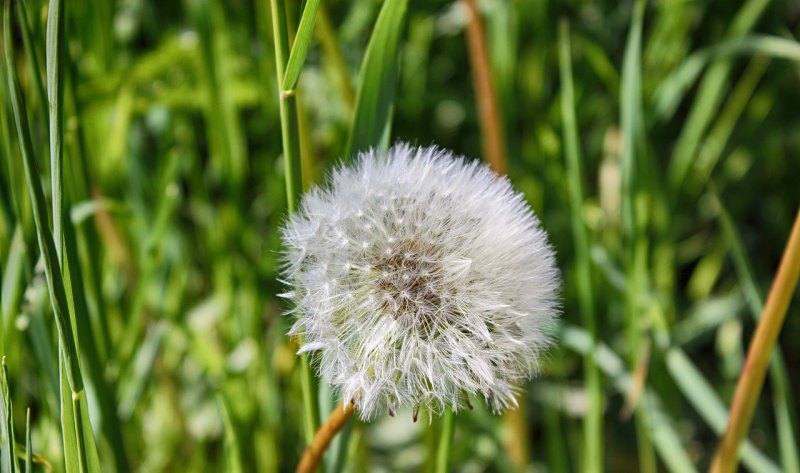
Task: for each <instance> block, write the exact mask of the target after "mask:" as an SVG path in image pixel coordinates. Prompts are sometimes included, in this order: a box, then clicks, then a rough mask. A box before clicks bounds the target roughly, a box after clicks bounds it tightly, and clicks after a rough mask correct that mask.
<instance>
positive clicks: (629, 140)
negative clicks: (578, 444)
mask: <svg viewBox="0 0 800 473" xmlns="http://www.w3.org/2000/svg"><path fill="white" fill-rule="evenodd" d="M645 6H646V0H639V1H638V2H636V7H635V9H634V11H633V14H632V18H631V26H630V30H629V32H628V39H627V44H626V46H625V55H624V58H623V66H622V82H621V83H620V88H621V91H620V122H621V132H622V150H621V157H620V161H621V174H622V176H621V181H622V182H621V191H620V193H621V195H620V200H621V210H622V225H623V235H624V240H625V241H626V242H627V245H628V247H629V248H628V250H627V252H626V255H625V256H626V263H627V264H626V272H627V279H628V284H627V286H626V291H625V326H626V338H627V341H628V349H629V350H630V352H629V357H628V361H629V363H630V365H631V367H635V366H638V365H639V363H640V358H641V357H642V356H643V355H642V353H643V350H644V346H645V343H644V332H643V330H642V328H641V324H640V322H639V317H640V314H641V310H642V303H641V301H642V295H643V294H644V293H645V292H646V287H647V285H648V280H647V278H648V275H647V244H648V242H647V238H646V236H645V228H644V227H645V222H644V220H643V219H642V218H640V217H641V215H638V212H637V205H636V204H637V201H638V200H639V189H640V186H641V177H642V176H643V172H642V171H641V168H642V167H643V165H642V155H641V153H640V152H639V151H640V149H641V141H640V139H641V134H642V131H643V130H644V119H643V118H644V113H643V111H642V28H643V22H644V12H645ZM639 402H640V403H647V398H646V397H643V398H642V399H640V401H639ZM651 415H654V412H653V411H652V410H650V409H647V408H645V409H636V413H635V417H636V439H637V447H638V451H639V469H640V471H642V472H655V471H656V458H655V453H654V452H653V442H655V441H656V439H655V438H654V437H653V435H654V434H655V433H656V432H655V431H653V430H652V429H650V428H648V425H657V423H656V421H655V420H654V419H653V418H652V417H651Z"/></svg>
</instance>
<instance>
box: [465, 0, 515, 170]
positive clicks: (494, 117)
mask: <svg viewBox="0 0 800 473" xmlns="http://www.w3.org/2000/svg"><path fill="white" fill-rule="evenodd" d="M464 3H465V5H466V6H467V11H468V12H469V19H468V21H467V46H468V49H469V59H470V65H471V66H472V80H473V85H474V88H475V97H476V99H477V101H478V113H479V115H480V127H481V141H482V143H483V155H484V156H485V159H486V161H488V162H489V165H490V166H491V167H492V169H494V171H495V172H496V173H498V174H501V175H502V174H505V173H506V167H507V166H506V144H505V138H504V136H503V117H502V116H501V114H500V110H499V107H498V105H497V97H496V96H495V93H494V88H493V86H492V74H491V70H490V66H489V53H488V52H487V49H486V34H485V33H484V29H483V21H482V20H481V15H480V12H479V11H478V5H477V2H476V0H465V2H464Z"/></svg>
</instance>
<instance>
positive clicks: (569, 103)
mask: <svg viewBox="0 0 800 473" xmlns="http://www.w3.org/2000/svg"><path fill="white" fill-rule="evenodd" d="M559 33H560V34H559V65H560V70H561V87H562V90H561V117H562V127H563V133H564V144H565V148H566V150H565V151H566V152H565V154H566V161H567V163H566V167H567V187H568V191H569V197H570V221H571V223H572V227H571V228H572V236H573V241H574V244H575V265H576V278H577V286H578V297H579V298H578V302H579V303H580V308H581V312H582V315H583V322H584V325H585V326H586V329H587V330H588V332H589V334H590V335H591V337H592V340H594V342H595V343H597V322H596V320H595V306H594V294H593V291H592V273H591V262H590V260H589V238H588V236H587V235H586V226H585V224H584V221H583V184H582V180H583V171H582V170H581V161H582V158H581V152H580V146H579V144H578V125H577V119H576V117H575V91H574V85H573V76H572V59H571V56H572V53H571V47H570V36H569V24H568V23H567V22H566V20H564V21H562V22H561V28H560V31H559ZM584 379H585V383H586V389H587V396H588V398H589V401H588V402H589V407H588V412H587V413H586V418H585V419H584V449H585V450H584V454H583V456H582V458H583V465H584V466H583V468H582V471H598V472H599V471H602V470H603V390H602V380H601V379H600V372H599V370H598V368H597V366H596V365H595V364H594V363H592V362H591V361H590V360H587V359H585V358H584Z"/></svg>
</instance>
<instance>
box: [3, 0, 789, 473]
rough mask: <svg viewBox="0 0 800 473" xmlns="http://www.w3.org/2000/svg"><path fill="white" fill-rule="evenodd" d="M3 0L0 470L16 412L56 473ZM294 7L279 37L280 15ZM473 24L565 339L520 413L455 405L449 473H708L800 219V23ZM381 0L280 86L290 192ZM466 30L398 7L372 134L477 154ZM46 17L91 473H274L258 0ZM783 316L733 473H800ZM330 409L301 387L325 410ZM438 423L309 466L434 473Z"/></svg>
mask: <svg viewBox="0 0 800 473" xmlns="http://www.w3.org/2000/svg"><path fill="white" fill-rule="evenodd" d="M5 3H8V0H6V2H5ZM10 3H11V5H12V8H11V9H10V13H11V15H10V25H11V26H10V30H8V31H7V30H5V29H4V33H7V34H8V35H7V37H10V38H11V39H12V43H13V44H11V45H8V44H6V43H5V42H4V45H5V46H11V47H12V48H13V50H14V52H15V55H16V59H15V60H14V61H13V62H11V61H7V60H6V59H5V58H6V56H4V60H3V66H2V70H3V74H2V79H1V80H2V87H0V96H2V99H0V140H2V145H1V146H0V155H1V156H2V160H0V163H1V164H2V165H0V267H1V268H2V272H1V273H0V274H1V276H2V352H3V354H4V355H5V357H6V358H5V360H6V361H5V363H6V366H7V375H6V377H7V379H6V380H5V381H4V383H3V400H4V403H3V408H4V409H3V410H2V419H0V420H2V421H3V422H2V424H3V429H2V432H3V438H4V441H3V448H4V453H3V455H2V462H0V466H3V467H4V468H13V463H14V462H13V461H12V460H11V458H12V455H9V449H8V446H9V445H11V444H12V443H11V442H9V439H10V438H11V432H12V431H13V432H14V435H15V437H16V451H17V453H18V454H19V455H21V456H23V457H24V455H25V452H26V445H27V443H26V437H27V435H26V431H27V429H26V422H25V419H26V409H28V408H30V436H31V441H32V449H31V452H32V454H33V471H51V470H56V471H61V470H62V469H64V468H65V454H64V446H63V445H64V444H63V443H62V429H61V419H60V414H59V412H60V410H61V409H62V403H61V402H60V400H62V397H63V396H62V395H61V394H60V386H61V385H60V384H59V361H58V352H59V349H58V338H57V335H56V328H55V322H54V317H53V315H52V308H51V307H52V306H51V302H50V298H49V295H48V289H47V283H46V280H45V276H44V272H43V271H44V270H43V267H44V266H43V264H42V263H41V262H40V259H39V254H40V252H39V244H38V243H37V233H36V228H35V226H34V221H33V217H32V211H31V201H30V197H29V193H28V190H27V189H28V188H29V186H26V184H25V180H24V179H25V178H24V173H23V164H22V163H23V161H22V159H21V153H20V141H19V139H18V133H17V131H18V130H17V124H16V123H15V119H14V111H13V109H12V104H11V101H10V100H9V97H10V92H9V91H10V90H11V89H9V85H10V84H9V79H8V78H9V77H10V76H8V75H7V74H6V73H7V72H9V71H11V72H12V73H13V74H15V75H16V77H18V80H19V81H20V86H21V91H22V96H23V98H24V99H25V105H24V108H23V109H22V110H23V113H24V114H25V115H26V116H27V118H28V121H29V123H28V127H27V128H28V130H27V132H29V133H30V136H31V138H32V152H33V157H34V158H35V159H36V160H37V161H38V169H39V172H38V176H39V177H40V178H41V183H42V187H43V188H44V191H45V195H46V197H48V201H50V197H52V196H51V191H50V189H51V187H50V183H49V182H50V181H49V180H50V165H49V159H48V156H49V148H48V109H47V102H46V97H45V94H44V86H43V84H45V82H46V79H45V57H46V53H45V50H46V41H45V36H46V33H45V30H46V27H45V25H46V20H47V2H46V1H43V0H27V1H20V0H15V1H12V2H10ZM286 5H287V11H288V15H287V18H288V24H289V26H290V30H293V29H295V28H296V27H297V25H298V21H299V16H300V13H301V12H302V4H301V3H300V2H296V1H287V2H286ZM479 5H480V7H481V10H482V12H483V21H484V23H485V30H486V42H487V47H488V51H489V65H490V70H491V75H492V79H493V82H494V90H495V93H496V96H497V99H498V102H499V106H500V109H501V111H502V122H503V124H504V137H505V142H506V147H507V150H508V163H507V164H508V166H507V167H508V175H509V177H510V179H511V181H512V182H513V183H514V185H515V186H516V188H518V189H519V190H521V191H522V192H524V194H525V195H526V197H527V199H528V202H529V203H530V205H531V206H532V208H533V209H534V210H535V211H536V213H537V214H538V215H539V217H540V218H541V220H542V222H543V226H544V227H545V229H546V230H547V231H548V232H549V234H550V239H551V241H552V243H553V245H554V246H555V247H556V249H557V253H558V263H559V266H560V267H561V269H562V271H563V276H564V291H563V324H562V327H561V328H560V329H559V334H558V336H559V339H560V342H559V343H558V345H557V347H556V348H555V349H554V350H553V351H552V353H551V355H550V356H549V358H548V360H547V362H546V364H545V366H543V369H542V372H541V374H540V376H539V377H538V378H537V379H535V380H533V381H532V382H531V383H530V384H529V386H527V387H526V389H525V391H524V394H523V396H522V397H523V405H524V409H523V410H521V411H519V412H518V413H517V415H509V416H505V417H503V416H493V415H492V414H491V413H490V412H487V411H486V408H485V407H483V404H482V402H480V400H477V401H476V402H473V404H475V410H474V411H470V412H465V413H460V414H458V416H457V418H456V419H457V420H456V432H455V439H454V448H453V453H452V458H451V465H452V469H453V471H468V472H474V471H475V472H477V471H514V469H519V468H520V467H521V466H522V465H524V466H522V469H523V470H525V471H537V472H538V471H541V472H566V471H601V470H606V471H617V472H629V471H691V469H692V468H696V469H698V470H701V469H704V468H706V467H707V466H708V464H709V462H710V459H711V456H712V454H713V452H714V449H715V448H716V444H717V442H718V438H719V433H720V432H721V430H722V428H723V427H724V416H725V415H726V409H727V406H728V405H729V404H730V399H731V395H732V392H733V388H734V386H735V382H736V379H737V377H738V375H739V372H740V370H741V369H742V364H743V360H744V355H745V352H746V347H747V342H748V341H749V339H750V336H751V334H752V331H753V327H754V316H755V315H756V314H758V313H759V312H760V308H761V306H762V304H763V298H764V297H765V295H766V292H767V290H768V288H769V284H770V281H771V279H772V276H773V274H774V271H775V269H776V268H777V264H778V261H779V259H780V255H781V252H782V249H783V246H784V243H785V241H786V238H787V236H788V234H789V230H790V228H791V224H792V221H793V219H794V216H795V214H796V212H797V209H798V203H799V202H800V45H798V43H797V41H796V37H797V34H798V33H799V32H800V3H798V2H796V1H776V2H768V1H765V0H747V1H743V2H723V1H694V2H687V1H681V0H675V1H671V0H661V1H652V2H649V3H643V2H639V3H634V2H631V1H623V2H609V1H603V2H585V1H565V2H548V1H541V0H514V1H500V0H485V1H481V2H479ZM23 7H24V9H23ZM381 7H382V2H380V1H376V0H356V1H352V2H351V1H324V2H322V6H321V9H320V11H319V13H318V15H317V18H316V24H315V28H314V35H313V37H312V39H311V43H310V48H309V52H308V56H307V59H306V62H305V64H304V66H303V69H302V72H301V75H300V80H299V84H298V87H297V91H296V97H297V104H298V110H299V113H298V122H299V137H300V145H301V154H302V160H303V171H304V174H305V176H304V178H305V181H306V184H307V185H311V184H312V183H315V182H321V181H323V180H324V176H325V173H326V172H327V171H328V170H329V169H330V168H331V166H333V165H335V164H336V163H337V162H339V160H340V159H341V157H342V156H343V154H344V153H345V149H346V146H347V140H348V136H349V134H350V133H351V123H352V121H353V113H354V110H355V109H356V106H357V104H356V100H355V97H356V96H357V95H358V94H359V89H360V87H361V85H362V84H363V83H364V82H365V79H364V77H365V75H366V76H369V75H370V74H372V72H371V71H369V70H367V71H366V72H364V71H362V72H361V75H359V71H360V70H362V61H363V59H364V56H365V50H366V47H367V44H368V41H369V39H370V37H371V35H372V34H373V28H374V27H375V23H376V18H377V16H378V13H379V11H380V9H381ZM637 12H638V14H637ZM468 18H469V17H468V15H467V14H466V9H465V7H464V5H463V4H462V3H460V2H444V1H417V0H412V1H410V3H409V4H408V7H407V10H406V11H405V16H404V17H403V18H400V19H399V20H400V21H401V22H402V23H401V24H402V30H401V35H400V43H399V49H398V53H397V60H396V64H397V65H398V67H399V68H398V69H397V76H396V89H395V90H394V96H393V97H392V96H390V97H389V98H388V100H389V103H390V104H391V107H390V110H391V114H392V115H391V117H392V118H391V130H390V134H389V135H388V141H385V143H392V142H395V141H398V140H403V141H409V142H412V143H416V144H419V145H429V144H438V145H440V146H442V147H445V148H449V149H452V150H454V151H456V152H458V153H460V154H463V155H465V156H467V157H469V158H471V159H480V157H481V154H482V139H481V134H480V127H479V120H480V118H479V114H478V112H477V110H478V109H477V105H476V97H475V92H474V89H473V82H472V76H471V68H470V58H469V50H468V47H467V43H466V40H465V24H466V22H467V21H468ZM64 19H65V35H64V45H65V54H66V55H65V56H64V57H65V61H64V70H63V78H62V81H63V94H64V117H63V143H64V171H63V172H64V202H65V211H66V214H65V215H66V216H67V218H66V219H65V230H64V235H65V236H64V238H65V241H66V244H65V248H66V251H67V252H69V251H73V256H74V258H73V256H70V259H71V260H70V271H72V272H71V273H70V274H71V275H72V277H71V279H70V281H68V285H67V288H68V290H69V289H70V288H71V289H72V290H75V289H76V288H78V290H75V291H74V292H70V298H69V301H70V302H69V308H70V314H72V316H73V318H74V320H73V323H74V324H75V326H76V327H77V328H76V330H77V338H78V342H79V346H80V354H81V362H82V372H83V378H84V380H85V384H86V386H87V390H86V396H85V406H84V407H81V408H79V409H88V411H87V412H88V414H89V416H88V419H90V422H89V424H90V427H91V429H89V426H87V425H84V426H83V428H84V429H85V430H86V431H88V432H93V433H94V436H95V438H96V448H97V452H98V458H99V465H100V466H101V467H102V468H103V469H104V470H105V471H140V472H161V471H175V472H177V471H259V472H271V471H291V470H293V468H294V465H295V464H296V462H297V460H298V458H299V456H300V454H301V453H302V450H303V448H304V445H305V440H304V436H303V416H304V413H303V404H302V402H301V395H300V370H299V369H298V361H299V359H298V358H297V357H295V355H294V352H295V351H296V349H297V345H296V343H295V341H293V340H290V339H289V338H287V337H286V336H285V333H286V332H287V330H288V327H289V325H290V321H289V320H287V319H286V318H285V317H281V313H282V312H283V311H284V310H286V309H287V307H286V306H285V303H284V302H283V301H281V300H280V299H278V298H277V297H276V294H278V293H280V292H282V291H283V290H284V287H283V286H282V284H281V283H280V282H279V281H278V279H277V271H278V267H279V259H280V238H279V233H278V230H279V228H280V225H281V223H282V222H283V221H284V219H285V218H286V205H287V202H286V191H285V184H284V167H283V160H282V155H283V149H282V145H281V127H280V116H279V112H278V100H279V99H278V84H277V80H276V70H275V53H274V51H275V49H274V46H273V32H272V25H273V23H272V20H271V9H270V3H269V1H267V0H259V1H255V2H251V1H245V0H232V1H221V0H184V1H161V2H155V1H151V2H148V1H143V0H119V1H96V2H91V1H68V2H66V3H65V8H64ZM567 26H568V30H567ZM567 41H568V43H567ZM560 47H561V49H559V48H560ZM4 49H5V48H4ZM560 51H561V62H559V52H560ZM387 54H390V52H387ZM565 54H566V55H565ZM565 59H566V62H567V63H569V64H571V66H572V74H571V75H569V74H568V71H567V70H566V69H565V65H566V63H565V61H564V60H565ZM390 62H391V55H390ZM567 84H571V85H570V87H572V88H573V89H574V111H575V122H574V123H571V122H570V120H569V114H568V113H566V114H565V112H567V109H568V108H570V102H571V100H572V99H571V97H570V96H566V97H565V96H564V95H563V94H564V91H565V88H566V87H567ZM565 120H566V121H565ZM570 130H572V131H574V132H576V133H575V137H576V138H577V139H576V140H572V138H571V135H570ZM570 142H572V143H574V144H577V147H575V148H572V150H574V151H571V150H570V148H569V146H570ZM570 152H573V153H574V154H573V155H572V156H573V157H576V158H577V160H574V161H569V160H568V156H569V155H568V153H570ZM575 152H577V153H575ZM570 162H572V163H573V164H570ZM574 163H578V164H579V166H577V167H576V166H574ZM570 186H573V187H570ZM574 189H579V190H580V194H578V196H579V197H578V199H579V201H576V198H575V195H576V194H574V193H572V194H571V190H574ZM70 248H71V250H70ZM76 269H79V272H78V273H76V272H75V270H76ZM76 274H77V275H78V277H77V278H76V276H75V275H76ZM581 275H584V276H585V277H586V278H588V279H585V280H584V281H586V282H588V283H589V284H588V285H586V284H583V283H581V282H580V280H581V278H582V277H584V276H581ZM798 307H799V306H798V297H797V294H796V293H795V296H794V300H793V304H792V305H791V306H790V309H789V310H790V312H789V315H788V317H787V320H786V323H785V326H784V328H783V332H782V335H781V338H780V342H781V343H780V350H779V351H780V353H779V354H778V355H779V356H776V357H775V358H774V360H773V363H772V365H771V369H770V372H769V375H768V379H767V382H766V384H765V388H764V391H763V394H762V397H761V400H760V402H759V404H758V407H757V410H756V415H755V418H754V423H753V426H752V429H751V431H750V436H749V443H748V444H747V446H746V447H745V449H744V453H743V466H744V467H745V468H746V469H747V470H748V471H758V472H773V471H786V472H795V473H797V472H798V471H799V470H800V465H798V453H797V452H798V448H800V446H798V441H797V438H798V437H797V433H798V430H797V423H796V411H797V407H798V405H797V401H796V397H795V395H794V394H793V393H797V392H798V390H800V376H798V374H797V373H800V345H799V344H798V343H797V337H798V336H799V335H800V317H798V316H800V313H798V310H799V309H798ZM592 313H593V314H594V317H593V318H594V324H596V336H597V339H598V341H599V343H601V344H602V345H601V347H600V348H598V350H596V351H595V352H594V354H593V355H592V351H591V337H592V322H591V320H592V317H591V315H590V314H592ZM592 367H595V368H592ZM597 374H599V376H596V375H597ZM333 401H334V399H332V398H331V394H330V393H329V391H328V389H327V388H326V387H325V386H324V385H323V386H320V405H321V411H322V412H323V415H325V414H326V413H327V412H328V411H329V410H330V409H331V408H332V406H333ZM82 402H83V401H82ZM593 409H594V412H595V413H600V415H601V416H602V417H601V420H602V424H594V427H591V426H590V424H591V423H589V424H587V423H586V422H585V421H584V419H585V418H586V416H587V413H588V412H592V411H593ZM423 417H425V418H426V417H427V416H423ZM597 419H598V417H595V420H597ZM426 420H427V419H426ZM439 429H440V425H439V421H438V420H437V419H434V420H433V422H432V423H431V424H430V425H428V423H427V422H425V421H421V422H418V423H412V421H411V414H410V413H409V412H405V413H400V415H398V417H396V418H390V417H388V416H386V417H385V418H383V419H381V420H378V421H376V422H373V423H371V424H363V423H360V422H357V421H356V422H352V424H351V427H349V428H348V430H347V435H346V438H347V439H348V441H347V442H346V443H344V442H340V443H339V444H334V445H333V447H332V448H331V450H330V453H329V455H328V457H327V458H326V463H327V471H357V472H361V471H364V472H367V471H369V472H372V471H430V470H431V468H432V465H433V458H434V456H435V452H434V447H435V445H436V440H437V432H438V430H439ZM593 429H594V430H593ZM79 432H80V431H79ZM73 436H74V434H73ZM591 439H594V440H591ZM592 441H594V442H599V443H595V444H594V445H595V448H594V449H593V448H592V447H591V445H592ZM73 442H74V439H73ZM78 443H80V442H78ZM89 444H91V442H89ZM597 445H600V447H601V448H600V449H599V450H598V449H597V448H596V446H597ZM90 450H91V448H90ZM23 463H24V462H23ZM79 463H80V462H79ZM88 463H89V470H90V471H91V470H92V469H93V468H94V467H95V466H96V465H94V466H93V465H92V464H91V463H92V462H91V461H89V462H88ZM66 466H69V460H67V463H66ZM4 471H5V470H4ZM9 471H13V470H9Z"/></svg>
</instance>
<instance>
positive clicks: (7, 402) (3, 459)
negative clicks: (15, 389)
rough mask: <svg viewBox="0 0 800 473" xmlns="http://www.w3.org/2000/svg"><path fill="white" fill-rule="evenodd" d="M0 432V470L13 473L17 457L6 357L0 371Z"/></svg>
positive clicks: (16, 468) (16, 469) (16, 467)
mask: <svg viewBox="0 0 800 473" xmlns="http://www.w3.org/2000/svg"><path fill="white" fill-rule="evenodd" d="M0 394H1V395H2V397H3V399H2V400H0V401H2V402H0V408H2V412H1V413H0V433H2V437H3V438H2V445H3V448H0V470H1V471H3V472H11V473H14V472H16V471H19V465H17V457H16V455H15V454H14V443H15V442H14V412H13V406H12V403H11V394H10V393H9V388H8V368H7V367H6V357H5V356H4V357H3V366H2V372H0Z"/></svg>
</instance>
